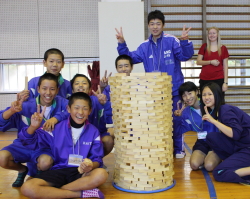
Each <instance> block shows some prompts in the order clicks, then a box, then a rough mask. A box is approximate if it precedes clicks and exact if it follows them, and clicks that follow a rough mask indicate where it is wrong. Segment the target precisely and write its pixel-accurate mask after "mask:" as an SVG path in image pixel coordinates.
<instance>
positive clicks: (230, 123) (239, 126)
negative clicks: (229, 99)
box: [201, 83, 250, 185]
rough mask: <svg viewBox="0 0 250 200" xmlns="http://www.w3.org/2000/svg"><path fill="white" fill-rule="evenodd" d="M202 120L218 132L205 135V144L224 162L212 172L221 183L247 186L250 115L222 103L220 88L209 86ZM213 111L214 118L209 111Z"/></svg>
mask: <svg viewBox="0 0 250 200" xmlns="http://www.w3.org/2000/svg"><path fill="white" fill-rule="evenodd" d="M202 101H203V102H202V104H201V108H202V109H201V110H202V114H203V117H202V119H203V120H206V121H208V122H210V123H211V124H213V125H215V126H216V127H217V128H218V129H219V130H220V132H213V133H208V134H207V138H206V139H207V143H208V144H209V146H210V147H211V148H212V149H213V151H214V152H215V153H216V154H217V155H218V156H219V157H220V158H221V159H222V160H223V162H222V163H220V164H219V165H218V166H217V167H216V168H215V169H214V171H213V175H214V178H215V179H216V180H217V181H221V182H234V183H242V184H247V185H249V184H250V176H249V175H250V123H249V122H250V116H249V115H248V114H246V113H245V112H243V111H242V110H240V109H239V108H238V107H235V106H231V105H228V104H225V102H224V98H223V95H222V92H221V89H220V87H219V85H217V84H216V83H208V84H207V85H205V86H204V88H203V92H202ZM211 110H213V113H214V115H213V116H211V114H210V113H209V112H211Z"/></svg>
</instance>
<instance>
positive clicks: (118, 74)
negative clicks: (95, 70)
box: [109, 73, 127, 80]
mask: <svg viewBox="0 0 250 200" xmlns="http://www.w3.org/2000/svg"><path fill="white" fill-rule="evenodd" d="M117 76H127V74H126V73H115V75H114V76H113V77H109V80H110V79H113V78H114V77H117Z"/></svg>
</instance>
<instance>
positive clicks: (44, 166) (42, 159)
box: [37, 154, 54, 171]
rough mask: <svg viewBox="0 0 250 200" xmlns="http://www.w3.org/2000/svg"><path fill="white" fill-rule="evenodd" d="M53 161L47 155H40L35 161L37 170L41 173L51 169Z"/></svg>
mask: <svg viewBox="0 0 250 200" xmlns="http://www.w3.org/2000/svg"><path fill="white" fill-rule="evenodd" d="M53 162H54V161H53V159H52V158H51V156H49V155H47V154H42V155H40V156H39V157H38V159H37V168H38V169H39V170H41V171H46V170H48V169H49V168H51V167H52V164H53Z"/></svg>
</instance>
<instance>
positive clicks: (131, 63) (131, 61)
mask: <svg viewBox="0 0 250 200" xmlns="http://www.w3.org/2000/svg"><path fill="white" fill-rule="evenodd" d="M119 60H128V61H129V64H130V65H131V67H133V60H132V58H131V57H130V56H128V55H125V54H124V55H119V56H118V57H117V58H116V59H115V67H116V68H117V63H118V61H119Z"/></svg>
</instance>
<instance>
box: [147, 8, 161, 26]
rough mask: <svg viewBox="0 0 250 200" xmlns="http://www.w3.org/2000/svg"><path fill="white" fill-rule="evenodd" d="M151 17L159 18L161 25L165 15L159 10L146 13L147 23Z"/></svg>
mask: <svg viewBox="0 0 250 200" xmlns="http://www.w3.org/2000/svg"><path fill="white" fill-rule="evenodd" d="M152 19H159V20H161V21H162V24H163V25H164V24H165V16H164V14H163V13H162V12H161V11H160V10H155V11H152V12H150V13H149V14H148V24H149V22H150V21H151V20H152Z"/></svg>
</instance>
